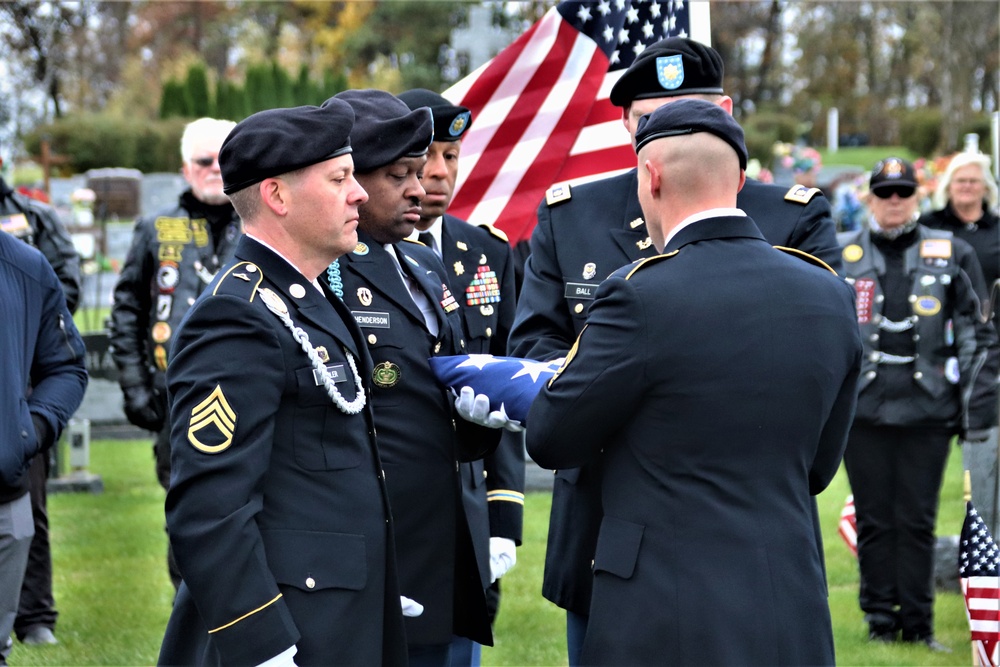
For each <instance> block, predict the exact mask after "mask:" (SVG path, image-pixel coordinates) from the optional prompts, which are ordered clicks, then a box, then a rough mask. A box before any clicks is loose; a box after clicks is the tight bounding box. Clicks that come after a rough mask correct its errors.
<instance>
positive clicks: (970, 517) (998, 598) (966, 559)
mask: <svg viewBox="0 0 1000 667" xmlns="http://www.w3.org/2000/svg"><path fill="white" fill-rule="evenodd" d="M998 571H1000V549H997V545H996V544H994V542H993V537H992V536H991V535H990V531H989V529H988V528H987V527H986V524H984V523H983V520H982V519H981V518H980V517H979V513H978V512H976V508H975V507H973V506H972V503H971V502H969V503H967V504H966V515H965V523H964V524H963V525H962V536H961V538H959V546H958V576H959V581H960V582H961V584H962V594H963V596H964V597H965V614H966V616H967V617H968V619H969V629H970V630H971V632H972V653H973V657H974V664H978V665H984V666H986V665H989V666H991V667H996V665H997V657H998V653H1000V582H998V578H997V575H998V573H1000V572H998Z"/></svg>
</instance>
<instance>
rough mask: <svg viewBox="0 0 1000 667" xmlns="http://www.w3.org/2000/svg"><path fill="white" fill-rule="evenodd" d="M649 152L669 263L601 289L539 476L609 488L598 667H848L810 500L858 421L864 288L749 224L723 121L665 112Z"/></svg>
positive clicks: (644, 161) (687, 107)
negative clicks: (594, 471) (595, 476)
mask: <svg viewBox="0 0 1000 667" xmlns="http://www.w3.org/2000/svg"><path fill="white" fill-rule="evenodd" d="M636 149H637V151H638V157H639V191H638V196H639V200H640V202H641V204H642V209H643V212H644V214H645V215H644V217H645V220H646V222H647V229H648V231H649V235H650V238H651V240H652V243H653V245H654V247H655V248H656V249H657V251H658V252H659V253H661V254H658V255H656V256H654V257H651V258H647V259H644V260H640V261H638V262H636V263H634V264H632V265H630V266H627V267H624V268H622V269H619V270H618V271H616V272H614V273H613V274H612V275H611V277H609V278H608V279H607V280H606V281H604V282H603V283H602V284H601V286H600V287H598V288H597V290H596V295H595V296H596V298H595V300H594V302H593V305H592V307H591V309H590V315H589V317H588V321H587V327H586V329H584V331H583V332H582V333H581V334H580V337H579V339H578V340H577V342H576V344H575V345H574V347H573V349H572V351H571V352H570V354H569V355H568V356H567V359H566V361H565V362H564V364H563V366H562V368H561V369H560V370H559V371H557V373H556V375H555V376H554V377H553V379H552V380H550V382H549V383H548V385H547V386H546V387H543V388H542V390H541V392H540V393H539V395H538V397H537V398H536V399H535V402H534V403H533V405H532V408H531V411H530V413H529V417H528V420H529V423H530V427H529V429H528V434H527V444H528V452H529V453H530V454H531V456H532V457H533V458H534V459H535V460H536V461H537V462H538V463H539V464H540V465H541V466H543V467H546V468H563V467H578V466H581V465H584V464H587V463H593V464H594V465H595V466H596V467H598V468H599V469H600V470H601V472H602V498H603V515H604V516H603V519H602V521H601V526H600V531H599V536H598V540H597V546H596V550H595V553H594V557H593V558H594V560H593V574H592V577H593V597H592V601H591V604H590V609H589V612H590V613H589V623H588V627H587V631H586V636H585V639H584V644H583V651H582V655H581V658H580V659H581V662H582V663H583V664H594V665H662V664H674V665H729V664H747V665H755V664H756V665H782V664H784V665H822V664H833V663H834V646H833V630H832V627H831V623H830V611H829V607H828V605H827V599H826V580H825V575H824V568H823V556H822V547H821V545H820V544H819V543H818V542H817V540H816V537H815V532H814V524H813V521H814V513H813V507H814V504H813V498H812V497H811V496H814V495H816V494H818V493H820V492H821V491H822V490H823V489H825V488H826V486H827V485H828V484H829V483H830V481H831V480H832V479H833V477H834V475H835V474H836V472H837V469H838V467H839V465H840V461H841V456H842V454H843V451H844V447H845V445H846V442H847V433H848V430H849V428H850V424H851V419H852V418H853V415H854V408H855V403H856V394H855V388H856V386H857V380H858V373H859V368H860V364H861V341H860V336H859V333H858V327H857V322H856V321H855V314H854V300H853V294H852V290H851V289H850V287H849V286H848V285H847V284H846V283H845V282H844V281H842V280H841V279H839V278H838V277H837V276H836V275H835V274H834V273H833V272H832V271H831V270H830V269H829V267H828V266H826V265H825V264H824V263H823V262H822V261H820V260H818V259H816V258H814V257H812V256H810V255H808V254H806V253H802V252H801V251H796V250H788V249H778V248H774V247H772V245H771V244H770V243H769V242H768V241H767V240H766V239H765V238H764V236H763V235H762V234H761V233H760V230H759V229H758V227H757V226H756V225H755V224H754V222H755V221H754V220H753V219H751V218H749V217H748V216H747V215H746V213H745V212H744V211H742V210H740V209H739V208H737V197H736V194H737V191H738V190H739V188H740V187H741V186H742V185H743V183H744V179H745V175H744V170H745V168H746V159H747V153H746V148H745V147H744V143H743V132H742V130H741V129H740V127H739V125H737V124H736V121H735V120H733V118H732V116H730V115H729V114H728V113H727V112H726V111H724V110H723V109H721V108H720V107H719V106H717V105H714V104H712V103H710V102H706V101H703V100H681V101H677V102H674V103H672V104H668V105H664V106H662V107H660V108H659V109H657V110H656V111H654V112H653V113H652V114H650V115H649V116H646V117H642V118H641V119H640V120H639V123H638V132H637V134H636Z"/></svg>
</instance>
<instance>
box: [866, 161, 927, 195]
mask: <svg viewBox="0 0 1000 667" xmlns="http://www.w3.org/2000/svg"><path fill="white" fill-rule="evenodd" d="M893 185H895V186H901V187H907V188H916V187H917V170H916V169H914V168H913V165H912V164H910V163H909V162H907V161H906V160H904V159H903V158H899V157H887V158H886V159H884V160H879V162H878V163H877V164H876V165H875V167H874V168H873V169H872V175H871V177H870V178H869V179H868V189H869V190H872V191H875V190H880V189H882V188H887V187H891V186H893Z"/></svg>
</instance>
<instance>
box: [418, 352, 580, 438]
mask: <svg viewBox="0 0 1000 667" xmlns="http://www.w3.org/2000/svg"><path fill="white" fill-rule="evenodd" d="M429 361H430V363H431V370H432V371H434V375H435V376H436V377H437V379H438V381H439V382H440V383H441V384H442V385H444V386H445V387H448V388H449V389H451V390H452V391H454V392H455V393H456V394H457V393H458V392H459V391H460V390H461V389H462V387H472V388H473V389H474V390H475V392H476V393H477V394H486V395H487V396H489V397H490V409H491V410H499V411H501V412H503V413H505V414H506V415H507V418H508V419H512V420H514V421H516V422H518V423H520V424H521V425H522V426H524V425H525V421H526V420H527V418H528V410H529V409H530V408H531V402H532V401H533V400H535V396H536V395H537V394H538V392H539V390H540V389H541V388H542V387H543V386H544V385H545V383H546V382H548V381H549V378H551V377H552V376H553V375H554V374H555V372H556V371H557V370H558V369H559V367H560V366H561V365H562V359H557V360H555V361H548V362H545V361H533V360H531V359H517V358H515V357H496V356H493V355H492V354H457V355H453V356H444V357H431V358H430V360H429Z"/></svg>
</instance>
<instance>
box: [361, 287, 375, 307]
mask: <svg viewBox="0 0 1000 667" xmlns="http://www.w3.org/2000/svg"><path fill="white" fill-rule="evenodd" d="M358 301H360V302H361V305H362V306H370V305H372V291H371V290H370V289H368V288H367V287H359V288H358Z"/></svg>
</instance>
